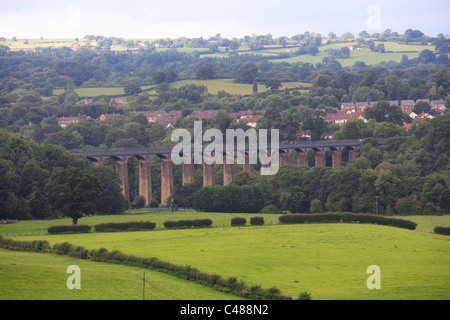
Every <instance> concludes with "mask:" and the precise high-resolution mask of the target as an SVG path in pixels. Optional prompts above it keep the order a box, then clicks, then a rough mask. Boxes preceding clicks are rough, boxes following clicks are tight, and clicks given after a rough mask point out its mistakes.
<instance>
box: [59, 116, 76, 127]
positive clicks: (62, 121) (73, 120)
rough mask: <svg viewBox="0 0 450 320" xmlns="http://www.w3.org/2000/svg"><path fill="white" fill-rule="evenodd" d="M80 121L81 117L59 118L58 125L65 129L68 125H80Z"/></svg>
mask: <svg viewBox="0 0 450 320" xmlns="http://www.w3.org/2000/svg"><path fill="white" fill-rule="evenodd" d="M79 121H80V117H61V118H58V124H59V125H60V126H61V127H63V128H65V127H67V125H68V124H71V123H78V122H79Z"/></svg>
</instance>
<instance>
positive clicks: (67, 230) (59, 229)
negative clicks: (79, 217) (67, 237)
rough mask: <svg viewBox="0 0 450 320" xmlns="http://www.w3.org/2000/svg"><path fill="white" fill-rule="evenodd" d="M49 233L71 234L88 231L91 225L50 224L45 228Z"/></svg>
mask: <svg viewBox="0 0 450 320" xmlns="http://www.w3.org/2000/svg"><path fill="white" fill-rule="evenodd" d="M47 232H48V233H49V234H72V233H89V232H91V226H86V225H70V226H52V227H49V228H48V229H47Z"/></svg>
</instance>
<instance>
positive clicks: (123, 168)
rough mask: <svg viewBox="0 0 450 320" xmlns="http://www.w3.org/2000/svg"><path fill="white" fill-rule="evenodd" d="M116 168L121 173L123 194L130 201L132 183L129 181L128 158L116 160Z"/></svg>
mask: <svg viewBox="0 0 450 320" xmlns="http://www.w3.org/2000/svg"><path fill="white" fill-rule="evenodd" d="M116 170H117V172H118V173H119V176H120V180H121V182H122V184H121V188H122V194H123V196H124V197H125V199H126V200H128V201H130V185H129V182H128V163H127V160H126V159H124V160H119V161H116Z"/></svg>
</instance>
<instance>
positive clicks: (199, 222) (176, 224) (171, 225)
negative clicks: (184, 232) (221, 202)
mask: <svg viewBox="0 0 450 320" xmlns="http://www.w3.org/2000/svg"><path fill="white" fill-rule="evenodd" d="M211 225H212V220H211V219H196V220H179V221H166V222H164V227H165V228H166V229H177V228H200V227H210V226H211Z"/></svg>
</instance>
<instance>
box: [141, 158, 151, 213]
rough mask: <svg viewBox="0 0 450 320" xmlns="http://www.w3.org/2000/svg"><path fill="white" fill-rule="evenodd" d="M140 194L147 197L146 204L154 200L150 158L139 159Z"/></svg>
mask: <svg viewBox="0 0 450 320" xmlns="http://www.w3.org/2000/svg"><path fill="white" fill-rule="evenodd" d="M139 195H140V196H143V197H144V198H145V204H146V205H148V204H149V203H150V201H152V197H153V194H152V173H151V168H150V161H149V160H144V159H142V160H139Z"/></svg>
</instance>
